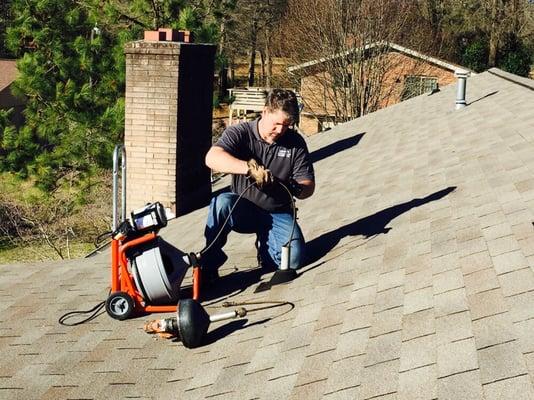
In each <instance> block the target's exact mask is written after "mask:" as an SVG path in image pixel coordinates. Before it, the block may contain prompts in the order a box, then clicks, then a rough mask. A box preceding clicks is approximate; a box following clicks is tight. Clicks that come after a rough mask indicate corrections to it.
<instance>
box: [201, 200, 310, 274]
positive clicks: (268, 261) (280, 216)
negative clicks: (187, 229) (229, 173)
mask: <svg viewBox="0 0 534 400" xmlns="http://www.w3.org/2000/svg"><path fill="white" fill-rule="evenodd" d="M238 197H239V196H238V195H237V194H235V193H222V194H220V195H218V196H216V197H214V198H213V199H212V200H211V204H210V209H209V213H208V221H207V223H206V229H205V231H204V236H205V237H206V244H210V243H211V242H212V241H213V240H214V239H215V237H216V236H217V234H218V233H219V231H220V229H221V227H222V224H223V223H224V221H225V220H226V218H227V217H228V214H229V213H230V209H231V208H232V206H233V205H234V204H235V202H236V201H237V198H238ZM292 227H293V213H289V212H268V211H265V210H263V209H261V208H260V207H258V206H256V205H255V204H254V203H252V202H251V201H249V200H247V199H244V198H242V199H241V200H239V203H238V204H237V206H236V208H235V209H234V211H233V212H232V215H231V216H230V218H229V220H228V223H227V224H226V226H225V227H224V228H223V231H222V233H221V234H220V236H219V237H218V238H217V241H216V242H215V243H214V244H213V245H212V246H211V247H210V249H209V250H208V251H207V252H206V253H204V254H203V256H202V260H201V263H202V265H203V267H204V268H206V269H217V268H219V267H220V266H221V265H222V264H223V263H224V262H225V261H226V259H227V257H226V254H225V253H224V252H223V251H222V248H223V246H224V245H225V244H226V240H227V237H228V234H229V233H230V232H231V231H235V232H239V233H255V234H256V235H257V240H258V242H259V252H260V257H261V260H262V264H263V265H264V266H266V267H268V268H279V267H280V260H281V252H282V246H283V245H285V244H286V243H287V242H288V240H289V235H290V234H291V228H292ZM304 247H305V242H304V237H303V236H302V231H301V230H300V227H299V226H298V224H295V231H294V232H293V238H292V240H291V252H290V262H289V267H290V268H292V269H298V268H300V267H302V266H303V264H304Z"/></svg>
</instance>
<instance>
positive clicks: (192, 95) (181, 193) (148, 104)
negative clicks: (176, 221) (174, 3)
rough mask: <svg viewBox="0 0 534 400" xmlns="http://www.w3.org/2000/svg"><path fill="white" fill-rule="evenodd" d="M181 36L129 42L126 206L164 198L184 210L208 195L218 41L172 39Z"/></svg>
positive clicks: (161, 35)
mask: <svg viewBox="0 0 534 400" xmlns="http://www.w3.org/2000/svg"><path fill="white" fill-rule="evenodd" d="M176 37H178V36H177V35H175V34H174V33H173V32H169V31H163V32H155V33H153V34H152V33H149V34H148V39H150V40H140V41H135V42H131V43H128V44H126V46H125V53H126V115H125V137H124V142H125V147H126V154H127V180H126V182H127V188H126V190H127V204H128V211H130V210H133V209H135V208H138V207H140V206H143V205H144V204H146V203H148V202H153V201H160V202H162V203H163V204H164V205H165V206H166V207H171V209H173V211H174V212H175V213H176V214H177V215H183V214H185V213H188V212H190V211H192V210H195V209H197V208H200V207H203V206H204V205H206V204H208V202H209V200H210V197H211V182H210V171H209V169H208V168H207V167H206V166H205V164H204V156H205V154H206V152H207V151H208V149H209V148H210V146H211V122H212V101H213V70H214V57H215V46H212V45H205V44H192V43H182V42H174V41H167V40H172V39H175V38H176ZM182 37H183V34H182ZM145 38H147V36H145Z"/></svg>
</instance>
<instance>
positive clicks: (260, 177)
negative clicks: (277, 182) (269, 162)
mask: <svg viewBox="0 0 534 400" xmlns="http://www.w3.org/2000/svg"><path fill="white" fill-rule="evenodd" d="M247 166H248V172H247V176H249V177H250V178H252V179H253V180H254V182H256V185H258V187H259V188H260V189H261V188H263V187H265V186H269V185H270V184H272V183H273V174H272V173H271V171H269V170H268V169H267V168H265V167H264V166H263V165H259V164H258V163H257V162H256V160H254V159H253V158H251V159H250V160H248V161H247Z"/></svg>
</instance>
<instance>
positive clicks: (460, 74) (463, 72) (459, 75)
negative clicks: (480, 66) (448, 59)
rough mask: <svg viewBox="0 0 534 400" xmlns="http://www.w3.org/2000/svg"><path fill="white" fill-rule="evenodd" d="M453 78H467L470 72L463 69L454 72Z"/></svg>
mask: <svg viewBox="0 0 534 400" xmlns="http://www.w3.org/2000/svg"><path fill="white" fill-rule="evenodd" d="M454 76H455V77H457V78H469V77H470V76H471V71H467V70H465V69H457V70H455V71H454Z"/></svg>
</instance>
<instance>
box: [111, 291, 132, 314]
mask: <svg viewBox="0 0 534 400" xmlns="http://www.w3.org/2000/svg"><path fill="white" fill-rule="evenodd" d="M133 310H134V302H133V299H132V297H131V296H130V295H129V294H128V293H125V292H115V293H112V294H111V296H109V297H108V299H107V300H106V311H107V312H108V314H109V316H110V317H111V318H115V319H118V320H120V321H123V320H125V319H128V318H129V317H130V315H132V313H133Z"/></svg>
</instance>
